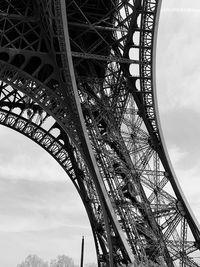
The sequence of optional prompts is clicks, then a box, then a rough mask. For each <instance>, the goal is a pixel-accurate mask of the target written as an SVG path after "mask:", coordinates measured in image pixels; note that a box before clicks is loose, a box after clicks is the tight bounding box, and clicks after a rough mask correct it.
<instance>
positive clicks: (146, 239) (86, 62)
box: [0, 0, 200, 267]
mask: <svg viewBox="0 0 200 267" xmlns="http://www.w3.org/2000/svg"><path fill="white" fill-rule="evenodd" d="M160 5H161V1H160V0H96V1H93V0H0V80H1V83H0V123H1V124H2V125H5V126H7V127H10V128H12V129H14V130H16V131H18V132H20V133H22V134H24V135H25V136H27V137H29V138H30V139H32V140H33V141H35V142H36V143H38V144H39V145H40V146H42V147H43V148H44V149H45V150H46V151H47V152H49V153H50V154H51V155H52V156H53V157H54V158H55V159H56V160H57V161H58V162H59V163H60V165H61V166H62V167H63V168H64V170H65V171H66V173H67V174H68V176H69V177H70V179H71V180H72V182H73V184H74V186H75V187H76V189H77V191H78V193H79V195H80V197H81V199H82V201H83V203H84V206H85V208H86V211H87V214H88V217H89V220H90V223H91V228H92V231H93V235H94V240H95V245H96V251H97V260H98V265H99V267H101V266H110V267H111V266H128V265H129V264H130V265H131V266H132V265H133V266H137V265H139V263H141V264H143V265H144V266H151V264H154V265H156V264H160V265H161V266H178V265H179V266H191V267H196V266H199V265H198V261H195V259H196V257H198V255H199V248H200V229H199V226H198V224H197V222H196V221H195V218H194V216H193V214H192V212H191V210H190V207H189V205H188V204H187V201H186V200H185V197H184V195H183V193H182V191H181V188H180V186H179V183H178V181H177V178H176V176H175V174H174V172H173V169H172V167H171V165H170V161H169V158H168V156H167V151H166V148H165V145H164V140H163V137H162V132H161V128H160V123H159V117H158V110H157V104H156V98H155V50H156V33H157V25H158V17H159V9H160Z"/></svg>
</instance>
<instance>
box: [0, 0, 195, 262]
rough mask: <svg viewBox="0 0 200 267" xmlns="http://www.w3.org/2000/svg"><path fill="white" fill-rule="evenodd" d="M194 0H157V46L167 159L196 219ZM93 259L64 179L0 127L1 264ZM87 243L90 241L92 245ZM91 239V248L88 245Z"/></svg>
mask: <svg viewBox="0 0 200 267" xmlns="http://www.w3.org/2000/svg"><path fill="white" fill-rule="evenodd" d="M199 25H200V1H199V0H192V1H187V0H182V1H181V0H179V1H174V0H163V5H162V11H161V16H160V24H159V33H158V49H157V93H158V101H159V110H160V116H161V121H162V128H163V132H164V135H165V140H166V143H167V147H168V150H169V153H170V156H171V160H172V162H173V166H174V169H175V172H176V174H177V177H178V179H179V181H180V183H181V186H182V188H183V190H184V192H185V194H186V196H187V199H188V201H189V203H190V205H191V207H192V209H193V211H194V213H195V215H196V217H197V219H198V221H200V197H199V195H200V186H199V185H200V175H199V174H200V125H199V121H200V105H199V99H200V88H199V87H200V75H199V73H200V52H199V51H200V50H199V47H200V30H199ZM82 235H84V236H85V242H86V246H85V247H86V251H85V261H86V262H91V261H95V252H94V248H93V241H92V237H91V231H90V228H89V223H88V219H87V216H86V214H85V211H84V209H83V206H82V204H81V202H80V200H79V197H78V196H77V193H76V191H75V190H74V188H73V186H72V184H71V182H70V181H69V179H67V177H66V174H65V173H64V171H63V170H62V169H61V167H60V166H59V165H58V164H57V163H56V162H55V160H54V159H53V158H51V157H50V156H49V155H48V154H47V153H46V152H45V151H44V150H43V149H42V148H40V147H39V146H38V145H36V144H34V143H33V142H32V141H30V140H28V138H25V137H24V136H22V135H20V134H17V133H16V132H14V131H12V130H9V129H7V128H5V127H2V126H1V127H0V251H1V253H0V265H1V266H4V267H13V266H14V267H15V266H16V265H17V263H20V262H21V261H22V260H23V259H24V258H25V257H26V256H27V255H28V254H37V255H39V256H40V257H41V258H43V259H45V260H49V259H51V258H55V257H56V256H57V255H59V254H66V255H68V256H71V257H73V258H74V259H75V262H76V263H79V258H80V242H81V237H82ZM91 244H92V245H91ZM91 247H92V248H91Z"/></svg>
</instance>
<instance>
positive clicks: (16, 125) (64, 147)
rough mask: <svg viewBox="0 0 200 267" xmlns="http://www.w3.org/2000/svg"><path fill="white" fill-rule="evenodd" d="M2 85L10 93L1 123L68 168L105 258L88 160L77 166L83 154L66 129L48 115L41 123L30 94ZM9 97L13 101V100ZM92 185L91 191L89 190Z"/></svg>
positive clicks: (96, 198)
mask: <svg viewBox="0 0 200 267" xmlns="http://www.w3.org/2000/svg"><path fill="white" fill-rule="evenodd" d="M2 87H4V89H3V90H5V91H7V92H6V93H5V94H4V97H3V99H5V100H6V101H5V105H4V104H3V103H2V97H1V100H0V105H1V108H0V124H1V125H3V126H6V127H9V128H11V129H13V130H15V131H17V132H19V133H21V134H23V135H24V136H26V137H28V138H29V139H31V140H32V141H34V142H35V143H37V144H38V145H39V146H41V147H42V148H43V149H45V150H46V151H47V152H48V153H49V154H50V155H51V156H52V157H53V158H54V159H55V160H56V161H57V162H58V163H59V165H60V166H61V167H62V168H63V169H64V171H65V172H66V173H67V175H68V176H69V178H70V179H71V181H72V183H73V184H74V186H75V188H76V190H77V192H78V194H79V196H80V197H81V200H82V202H83V204H84V207H85V209H86V212H87V214H88V218H89V221H90V224H91V229H92V232H93V236H94V242H95V246H96V252H97V258H98V259H99V258H101V257H102V252H103V253H104V254H106V253H107V252H106V251H107V249H106V243H105V240H104V239H105V237H104V231H103V229H101V228H99V229H98V227H100V225H101V220H102V218H101V217H100V214H99V208H100V202H99V199H98V195H97V192H96V190H95V186H94V184H93V181H92V179H91V178H90V177H89V174H88V171H87V168H86V167H85V166H83V164H84V163H83V162H82V160H81V158H80V164H82V166H80V167H79V166H76V165H77V164H78V163H77V162H79V160H78V157H79V153H78V152H77V151H76V149H75V148H74V147H73V145H72V144H71V143H70V141H69V139H68V138H66V136H65V135H62V128H60V127H59V125H58V124H57V123H56V122H55V121H54V120H53V121H49V122H47V121H48V120H50V119H51V117H50V116H49V115H48V114H45V115H44V114H43V115H44V116H43V121H42V122H41V121H40V122H39V124H38V121H37V118H35V117H37V116H39V115H41V113H40V114H38V106H37V104H36V103H34V102H31V103H29V106H27V105H26V100H27V98H26V96H24V95H22V94H21V95H20V94H19V93H18V92H17V91H16V90H14V89H11V88H7V87H6V85H5V84H4V86H2ZM1 94H2V92H1ZM6 95H7V98H6ZM9 99H10V101H12V102H10V103H9ZM30 106H31V107H32V111H33V113H32V114H31V117H29V116H28V112H27V111H28V110H29V108H30ZM45 122H46V123H47V124H49V125H48V128H47V126H45ZM45 128H46V129H45ZM55 129H59V132H60V134H59V135H58V136H54V135H53V134H54V133H55V131H54V130H55ZM57 134H58V132H57ZM63 137H64V139H63ZM75 158H76V160H75ZM78 170H79V171H78ZM83 170H84V171H83ZM88 188H89V189H90V190H88Z"/></svg>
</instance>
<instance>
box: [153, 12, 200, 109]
mask: <svg viewBox="0 0 200 267" xmlns="http://www.w3.org/2000/svg"><path fill="white" fill-rule="evenodd" d="M199 19H200V18H199V15H198V14H193V15H192V16H190V14H187V13H186V14H184V13H180V14H179V13H178V14H175V13H170V14H168V13H167V14H161V16H160V24H159V31H158V47H157V93H158V97H159V103H160V110H161V112H167V111H168V110H171V109H175V108H180V107H186V108H188V107H191V108H192V109H194V110H196V111H198V112H200V109H199V101H198V99H199V97H200V90H198V88H199V84H200V76H199V73H200V64H199V62H200V55H199V54H198V53H196V51H198V50H199V43H200V34H199V28H198V25H199Z"/></svg>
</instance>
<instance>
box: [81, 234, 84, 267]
mask: <svg viewBox="0 0 200 267" xmlns="http://www.w3.org/2000/svg"><path fill="white" fill-rule="evenodd" d="M83 256H84V236H83V237H82V244H81V264H80V267H83Z"/></svg>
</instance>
